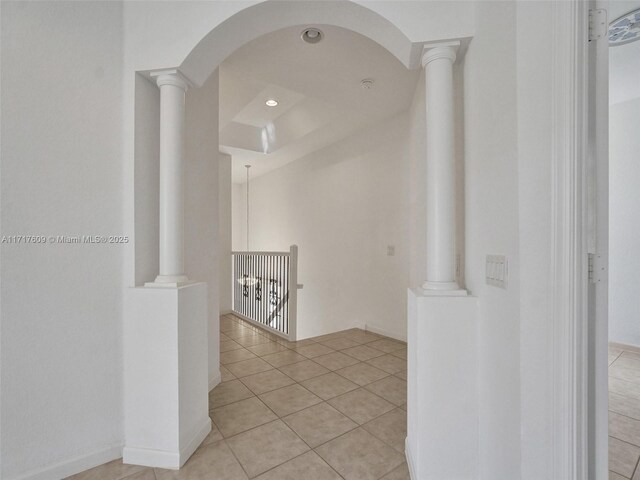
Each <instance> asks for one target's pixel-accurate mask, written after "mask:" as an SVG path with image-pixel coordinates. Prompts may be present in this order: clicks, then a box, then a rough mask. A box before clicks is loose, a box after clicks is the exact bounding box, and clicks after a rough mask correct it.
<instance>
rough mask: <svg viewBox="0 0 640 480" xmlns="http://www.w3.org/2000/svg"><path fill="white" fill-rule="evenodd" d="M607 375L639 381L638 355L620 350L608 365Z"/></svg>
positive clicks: (639, 361)
mask: <svg viewBox="0 0 640 480" xmlns="http://www.w3.org/2000/svg"><path fill="white" fill-rule="evenodd" d="M609 377H615V378H619V379H621V380H626V381H628V382H633V383H640V356H639V355H635V354H630V353H628V352H622V354H621V355H620V356H619V357H618V358H617V359H616V361H615V362H613V363H612V364H611V366H610V367H609Z"/></svg>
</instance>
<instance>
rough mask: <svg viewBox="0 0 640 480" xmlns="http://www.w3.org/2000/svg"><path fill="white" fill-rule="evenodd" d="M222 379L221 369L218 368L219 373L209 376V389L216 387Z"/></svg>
mask: <svg viewBox="0 0 640 480" xmlns="http://www.w3.org/2000/svg"><path fill="white" fill-rule="evenodd" d="M221 381H222V374H221V373H220V370H218V373H216V374H215V375H214V376H213V377H210V378H209V391H211V390H213V389H214V388H216V385H218V384H219V383H220V382H221Z"/></svg>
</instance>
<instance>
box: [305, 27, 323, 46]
mask: <svg viewBox="0 0 640 480" xmlns="http://www.w3.org/2000/svg"><path fill="white" fill-rule="evenodd" d="M322 37H324V33H322V30H319V29H317V28H307V29H306V30H304V31H303V32H302V34H301V35H300V38H302V40H304V41H305V42H307V43H311V44H314V43H318V42H320V41H321V40H322Z"/></svg>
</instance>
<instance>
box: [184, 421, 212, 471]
mask: <svg viewBox="0 0 640 480" xmlns="http://www.w3.org/2000/svg"><path fill="white" fill-rule="evenodd" d="M210 432H211V418H209V417H208V416H207V418H206V419H205V420H204V421H203V422H202V425H201V427H200V428H199V429H198V430H197V431H196V432H195V434H194V435H193V436H192V437H191V441H190V442H189V443H187V444H186V445H185V446H184V448H181V449H180V466H182V465H184V464H185V463H186V461H187V460H189V458H191V455H193V452H195V451H196V449H197V448H198V447H199V446H200V444H201V443H202V442H203V441H204V439H205V438H207V435H209V433H210Z"/></svg>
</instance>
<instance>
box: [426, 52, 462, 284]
mask: <svg viewBox="0 0 640 480" xmlns="http://www.w3.org/2000/svg"><path fill="white" fill-rule="evenodd" d="M458 45H459V44H458V42H450V43H444V44H436V45H432V46H429V47H425V51H424V53H423V56H422V66H423V68H424V69H425V88H426V109H427V116H426V120H427V121H426V130H427V132H426V135H427V158H426V161H427V279H426V281H425V282H424V284H423V285H422V288H423V289H424V290H425V291H426V292H427V293H430V292H431V293H435V294H464V293H465V291H464V290H460V287H459V286H458V284H457V282H456V278H455V227H456V205H455V199H456V190H455V182H456V178H455V146H454V121H455V118H454V103H453V62H454V61H455V59H456V50H457V48H458Z"/></svg>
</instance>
